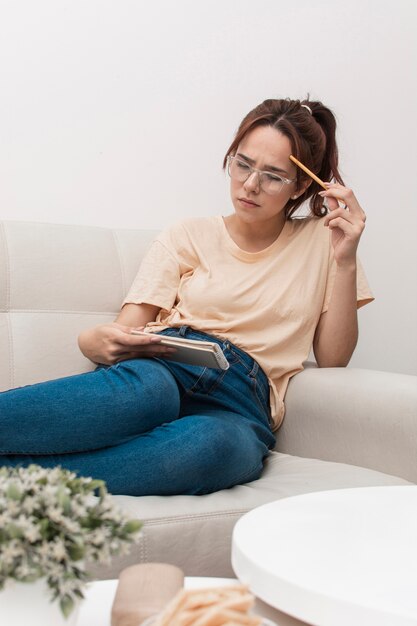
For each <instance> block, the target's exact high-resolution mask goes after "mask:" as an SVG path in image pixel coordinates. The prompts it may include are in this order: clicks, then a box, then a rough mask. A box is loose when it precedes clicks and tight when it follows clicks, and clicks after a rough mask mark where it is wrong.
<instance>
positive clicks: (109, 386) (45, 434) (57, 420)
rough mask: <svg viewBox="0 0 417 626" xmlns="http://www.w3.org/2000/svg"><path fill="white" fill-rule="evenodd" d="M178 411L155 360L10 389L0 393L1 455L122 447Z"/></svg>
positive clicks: (169, 378) (173, 390) (172, 388)
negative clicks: (121, 445)
mask: <svg viewBox="0 0 417 626" xmlns="http://www.w3.org/2000/svg"><path fill="white" fill-rule="evenodd" d="M179 407H180V400H179V392H178V386H177V383H176V381H175V378H174V377H173V375H172V374H171V373H170V371H169V370H168V369H167V368H166V367H164V365H163V364H161V363H159V362H157V361H156V360H154V359H132V360H129V361H123V362H121V363H118V364H117V365H113V366H111V367H99V368H98V369H97V370H95V371H94V372H89V373H86V374H80V375H77V376H69V377H67V378H61V379H58V380H52V381H48V382H44V383H38V384H35V385H29V386H27V387H20V388H18V389H11V390H10V391H5V392H3V393H0V455H9V454H22V455H25V454H29V455H54V454H60V453H69V452H82V451H89V450H96V449H99V448H106V447H107V446H114V445H117V444H123V443H125V442H128V441H129V440H131V439H132V438H134V437H137V435H139V434H141V433H144V432H146V431H148V430H151V429H153V428H155V427H156V426H160V425H161V424H163V423H165V422H169V421H171V420H174V419H176V418H177V417H178V414H179ZM0 464H1V456H0Z"/></svg>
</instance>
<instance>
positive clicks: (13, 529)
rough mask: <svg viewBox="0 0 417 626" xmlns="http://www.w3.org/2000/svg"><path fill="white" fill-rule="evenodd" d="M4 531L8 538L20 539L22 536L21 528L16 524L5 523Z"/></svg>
mask: <svg viewBox="0 0 417 626" xmlns="http://www.w3.org/2000/svg"><path fill="white" fill-rule="evenodd" d="M6 532H7V534H8V535H9V538H10V539H21V538H22V537H23V532H22V529H21V528H19V526H16V524H7V526H6Z"/></svg>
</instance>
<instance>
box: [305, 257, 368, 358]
mask: <svg viewBox="0 0 417 626" xmlns="http://www.w3.org/2000/svg"><path fill="white" fill-rule="evenodd" d="M357 340H358V315H357V308H356V265H355V266H354V267H352V268H345V269H339V268H338V270H337V272H336V277H335V282H334V286H333V292H332V298H331V301H330V304H329V308H328V310H327V311H326V312H325V313H322V314H321V316H320V321H319V323H318V325H317V328H316V333H315V335H314V342H313V349H314V356H315V357H316V361H317V365H318V366H319V367H346V365H347V364H348V363H349V361H350V358H351V356H352V354H353V351H354V349H355V347H356V343H357Z"/></svg>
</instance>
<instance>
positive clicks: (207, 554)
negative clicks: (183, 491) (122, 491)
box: [93, 452, 412, 578]
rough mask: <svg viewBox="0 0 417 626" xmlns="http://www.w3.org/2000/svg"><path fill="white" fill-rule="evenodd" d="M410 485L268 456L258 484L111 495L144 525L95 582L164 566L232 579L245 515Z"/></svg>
mask: <svg viewBox="0 0 417 626" xmlns="http://www.w3.org/2000/svg"><path fill="white" fill-rule="evenodd" d="M408 484H412V483H409V482H408V481H406V480H404V479H402V478H398V477H396V476H390V475H388V474H383V473H381V472H377V471H374V470H370V469H365V468H362V467H356V466H353V465H346V464H344V463H334V462H329V461H320V460H317V459H309V458H302V457H297V456H291V455H288V454H282V453H279V452H271V453H270V456H269V457H268V459H267V462H266V464H265V470H264V472H263V474H262V477H261V478H260V479H259V480H256V481H253V482H251V483H247V484H245V485H238V486H236V487H233V488H231V489H225V490H223V491H218V492H216V493H212V494H208V495H204V496H144V497H140V498H135V497H131V496H115V500H116V501H117V502H118V503H119V504H120V505H121V506H122V507H123V508H124V509H125V510H127V511H128V512H129V513H130V514H131V515H132V516H134V517H136V518H138V519H141V520H142V521H143V522H144V528H143V534H142V538H141V541H140V543H139V544H137V545H136V546H134V548H133V549H132V551H131V553H130V554H129V555H128V556H125V557H123V558H118V559H115V560H114V561H113V562H112V564H111V566H110V567H108V568H107V569H106V570H103V569H100V570H99V569H98V568H96V569H95V570H94V569H93V574H94V576H95V577H97V578H116V577H117V576H118V572H119V571H120V570H121V569H123V568H124V567H127V566H128V565H132V564H134V563H146V562H166V563H172V564H174V565H177V566H179V567H181V568H182V569H183V570H184V572H185V574H186V575H187V576H220V577H227V576H233V575H234V574H233V570H232V567H231V563H230V547H231V535H232V531H233V526H234V525H235V523H236V521H237V520H238V519H239V517H241V516H242V515H243V514H244V513H246V512H247V511H249V510H251V509H253V508H255V507H257V506H261V505H262V504H266V503H268V502H272V501H274V500H279V499H280V498H286V497H289V496H295V495H299V494H303V493H308V492H312V491H325V490H329V489H347V488H351V487H371V486H379V485H381V486H382V485H408Z"/></svg>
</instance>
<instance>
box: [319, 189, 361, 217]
mask: <svg viewBox="0 0 417 626" xmlns="http://www.w3.org/2000/svg"><path fill="white" fill-rule="evenodd" d="M325 185H326V187H327V191H321V192H319V195H320V196H322V197H323V198H328V202H329V208H330V210H334V209H337V208H338V205H337V206H335V204H334V202H332V201H331V198H335V199H336V200H340V201H341V202H343V203H344V204H345V206H346V207H347V208H348V209H349V211H350V212H351V213H353V214H355V215H357V216H358V217H360V218H361V219H362V221H363V222H365V220H366V215H365V212H364V211H363V209H362V207H361V206H360V204H359V202H358V201H357V199H356V196H355V194H354V193H353V191H352V189H349V188H348V187H344V186H343V185H340V184H339V183H325ZM331 202H332V206H330V203H331Z"/></svg>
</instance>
